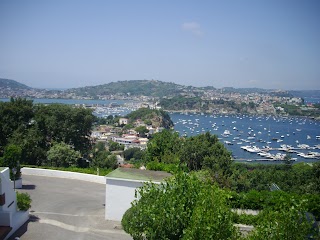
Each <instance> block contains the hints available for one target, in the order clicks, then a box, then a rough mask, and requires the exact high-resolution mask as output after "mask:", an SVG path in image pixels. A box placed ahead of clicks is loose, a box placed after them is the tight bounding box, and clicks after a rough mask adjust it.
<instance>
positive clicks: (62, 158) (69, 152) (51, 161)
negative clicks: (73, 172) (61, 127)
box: [47, 142, 81, 167]
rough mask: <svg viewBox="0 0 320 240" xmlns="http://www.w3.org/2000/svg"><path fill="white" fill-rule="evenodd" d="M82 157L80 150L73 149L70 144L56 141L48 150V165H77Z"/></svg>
mask: <svg viewBox="0 0 320 240" xmlns="http://www.w3.org/2000/svg"><path fill="white" fill-rule="evenodd" d="M80 157H81V155H80V152H79V151H75V150H74V149H72V148H71V147H70V145H68V144H66V143H64V142H60V143H55V144H53V146H52V147H51V148H50V150H49V151H48V152H47V165H49V166H53V167H70V166H76V164H77V160H78V159H79V158H80Z"/></svg>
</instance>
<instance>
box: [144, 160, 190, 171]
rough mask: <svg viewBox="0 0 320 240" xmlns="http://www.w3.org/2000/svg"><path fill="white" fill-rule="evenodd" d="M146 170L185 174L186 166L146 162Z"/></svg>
mask: <svg viewBox="0 0 320 240" xmlns="http://www.w3.org/2000/svg"><path fill="white" fill-rule="evenodd" d="M146 168H147V169H148V170H153V171H165V172H169V173H178V172H179V171H181V170H184V171H185V172H186V169H187V166H184V165H179V164H175V163H162V162H156V161H152V162H148V163H147V166H146Z"/></svg>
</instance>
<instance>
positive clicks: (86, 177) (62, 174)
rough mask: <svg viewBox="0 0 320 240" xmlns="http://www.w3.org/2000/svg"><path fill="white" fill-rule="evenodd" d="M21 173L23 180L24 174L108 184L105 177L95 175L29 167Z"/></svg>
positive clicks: (24, 168)
mask: <svg viewBox="0 0 320 240" xmlns="http://www.w3.org/2000/svg"><path fill="white" fill-rule="evenodd" d="M21 172H22V178H23V174H26V175H36V176H46V177H57V178H69V179H76V180H82V181H88V182H94V183H101V184H105V183H106V180H105V176H97V175H93V174H85V173H76V172H67V171H59V170H50V169H40V168H27V167H23V168H22V169H21Z"/></svg>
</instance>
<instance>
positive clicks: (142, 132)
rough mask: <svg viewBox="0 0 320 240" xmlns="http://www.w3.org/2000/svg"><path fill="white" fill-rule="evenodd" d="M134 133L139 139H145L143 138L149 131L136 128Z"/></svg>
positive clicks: (140, 127) (144, 128)
mask: <svg viewBox="0 0 320 240" xmlns="http://www.w3.org/2000/svg"><path fill="white" fill-rule="evenodd" d="M135 131H136V132H137V133H139V136H140V137H145V136H146V133H148V132H149V130H148V129H147V128H146V127H145V126H139V127H136V128H135Z"/></svg>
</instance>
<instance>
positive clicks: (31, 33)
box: [0, 0, 320, 89]
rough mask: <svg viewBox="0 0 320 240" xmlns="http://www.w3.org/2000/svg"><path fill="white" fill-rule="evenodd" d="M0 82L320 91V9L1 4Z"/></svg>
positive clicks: (270, 3)
mask: <svg viewBox="0 0 320 240" xmlns="http://www.w3.org/2000/svg"><path fill="white" fill-rule="evenodd" d="M0 77H2V78H10V79H14V80H17V81H19V82H22V83H24V84H27V85H29V86H32V87H39V88H69V87H80V86H88V85H98V84H104V83H108V82H114V81H118V80H134V79H157V80H161V81H166V82H175V83H178V84H184V85H192V86H214V87H218V88H220V87H262V88H281V89H320V1H319V0H299V1H296V0H252V1H250V0H219V1H218V0H209V1H205V0H202V1H196V0H194V1H186V0H180V1H179V0H177V1H172V0H167V1H166V0H160V1H156V0H149V1H142V0H141V1H140V0H130V1H129V0H128V1H122V0H20V1H19V0H0Z"/></svg>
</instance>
